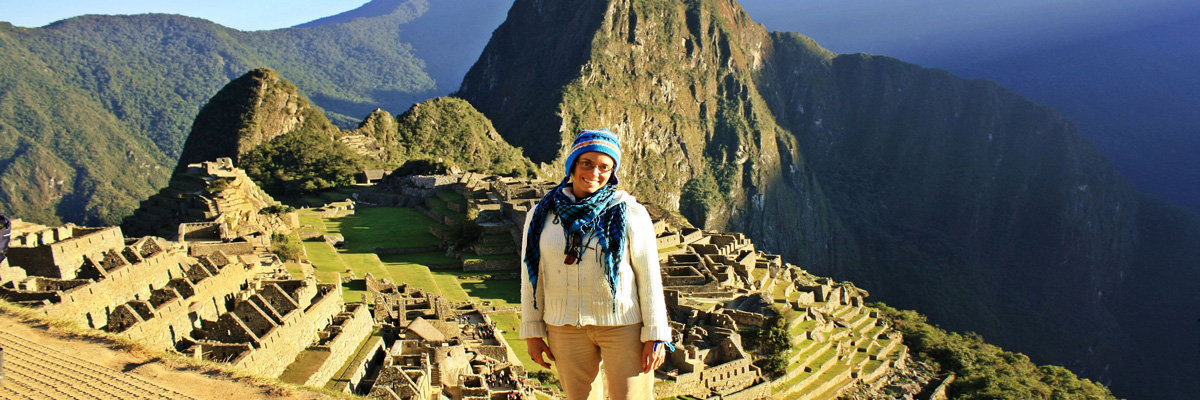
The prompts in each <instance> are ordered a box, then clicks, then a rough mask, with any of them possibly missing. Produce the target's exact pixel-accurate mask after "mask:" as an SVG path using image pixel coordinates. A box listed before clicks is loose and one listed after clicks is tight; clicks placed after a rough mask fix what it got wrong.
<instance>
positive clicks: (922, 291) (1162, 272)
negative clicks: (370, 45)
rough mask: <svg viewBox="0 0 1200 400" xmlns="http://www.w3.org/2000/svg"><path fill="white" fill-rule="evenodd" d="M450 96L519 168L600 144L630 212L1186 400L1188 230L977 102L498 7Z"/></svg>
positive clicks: (796, 56)
mask: <svg viewBox="0 0 1200 400" xmlns="http://www.w3.org/2000/svg"><path fill="white" fill-rule="evenodd" d="M457 95H458V96H460V97H462V98H464V99H467V100H468V101H470V102H471V103H472V104H473V105H475V107H476V108H478V109H479V110H480V111H481V112H483V113H484V114H485V115H487V116H488V117H489V118H491V120H492V121H493V122H494V123H495V126H496V128H497V129H498V130H499V132H500V134H501V135H503V136H504V137H505V138H507V139H508V140H509V141H510V142H512V143H513V144H514V145H517V146H522V147H524V148H525V149H526V150H527V154H529V155H530V157H531V158H532V159H533V160H534V161H536V162H558V161H561V160H562V158H563V157H564V156H565V154H564V149H566V146H567V145H568V144H569V143H570V141H571V139H572V138H571V136H572V134H573V133H574V132H576V131H578V130H579V129H580V128H591V127H608V128H610V129H612V130H613V131H614V132H616V133H617V134H618V135H619V136H620V137H621V139H622V141H623V144H624V146H623V147H624V149H625V152H624V157H625V162H623V163H622V164H623V165H625V167H624V168H622V182H623V184H624V185H626V187H627V188H629V189H631V190H632V191H633V192H634V193H635V194H637V195H638V198H639V199H645V200H648V201H650V202H654V203H658V204H662V205H664V206H666V207H668V208H674V209H677V210H679V211H680V212H682V213H683V214H684V215H685V216H687V217H688V218H689V219H690V220H691V221H692V222H693V223H694V224H696V225H698V226H703V227H705V228H709V229H719V230H733V231H741V232H745V233H747V234H748V235H749V236H750V237H752V238H754V240H755V242H756V243H760V244H761V245H762V246H763V247H765V248H767V249H770V250H771V251H775V252H779V253H782V254H783V255H784V257H785V259H788V260H791V261H792V262H798V263H801V265H802V266H803V267H805V268H806V269H809V270H812V271H816V272H817V273H820V274H828V275H832V276H834V277H836V278H838V279H849V280H852V281H854V282H856V283H857V284H859V285H860V286H862V287H864V288H866V289H867V290H870V291H871V292H872V293H873V294H875V295H876V297H875V298H876V299H879V300H882V301H885V302H888V303H889V304H893V305H897V306H901V307H903V308H914V309H917V310H919V311H921V312H922V313H925V314H928V315H929V317H930V320H931V321H933V322H935V323H938V324H940V325H941V326H943V327H946V328H949V329H952V330H960V331H966V330H970V331H976V332H979V333H980V334H982V335H983V336H984V337H986V338H987V339H988V340H989V341H992V342H995V343H999V344H1001V345H1002V346H1004V347H1006V348H1009V349H1013V350H1018V351H1022V352H1025V353H1028V354H1030V356H1031V357H1032V358H1033V359H1034V360H1035V361H1038V362H1046V363H1055V364H1060V365H1064V366H1067V367H1069V368H1071V369H1072V370H1074V371H1076V372H1078V373H1080V374H1081V375H1082V376H1084V377H1089V378H1093V379H1097V380H1099V381H1102V382H1104V383H1106V384H1110V385H1112V387H1113V388H1114V390H1115V391H1116V392H1117V394H1118V395H1129V396H1136V397H1146V398H1183V397H1186V396H1188V395H1190V394H1192V393H1195V392H1197V391H1200V382H1197V381H1195V380H1194V379H1191V378H1192V377H1195V376H1198V375H1200V367H1198V366H1197V365H1195V363H1194V362H1192V361H1194V359H1195V358H1196V356H1197V350H1196V340H1197V338H1200V324H1197V323H1196V320H1197V316H1198V315H1196V311H1195V310H1197V309H1200V299H1198V298H1197V296H1196V295H1195V294H1196V293H1200V279H1198V278H1197V274H1198V272H1197V271H1196V268H1195V266H1196V265H1198V264H1200V255H1198V254H1197V250H1195V249H1193V248H1194V247H1196V246H1195V245H1194V244H1195V243H1200V223H1197V219H1196V217H1195V216H1194V215H1191V214H1188V213H1186V212H1183V211H1182V210H1179V209H1176V208H1172V207H1169V206H1165V205H1162V204H1160V203H1158V202H1155V201H1152V200H1150V199H1148V198H1147V197H1145V196H1143V195H1141V194H1139V193H1138V192H1137V191H1136V190H1135V189H1134V188H1133V187H1132V186H1131V185H1130V184H1129V183H1128V182H1127V181H1126V180H1125V179H1124V178H1123V177H1122V176H1121V175H1120V174H1119V173H1118V172H1117V171H1116V169H1115V168H1114V167H1113V166H1112V165H1111V163H1110V162H1109V161H1108V160H1107V159H1105V158H1104V157H1103V156H1102V155H1101V154H1100V153H1099V152H1098V151H1097V150H1096V149H1095V147H1094V146H1093V145H1092V144H1091V143H1089V142H1088V141H1087V140H1085V139H1084V138H1083V137H1082V136H1081V135H1080V134H1079V133H1078V132H1077V130H1076V129H1075V127H1074V126H1073V125H1072V124H1071V123H1070V122H1069V121H1066V120H1064V119H1063V118H1061V117H1060V116H1059V115H1058V114H1057V113H1056V112H1055V111H1054V110H1052V109H1049V108H1047V107H1044V106H1040V105H1037V104H1034V103H1032V102H1030V101H1028V100H1025V99H1023V98H1021V97H1020V96H1018V95H1016V94H1015V93H1013V92H1011V91H1009V90H1006V89H1004V88H1002V87H1000V86H998V85H996V84H994V83H992V82H989V81H984V80H964V79H960V78H958V77H955V76H953V75H951V74H949V73H946V72H944V71H939V70H932V69H924V68H921V67H918V66H915V65H911V64H907V63H904V62H901V61H898V60H895V59H891V58H887V57H878V56H871V55H865V54H853V55H836V54H833V53H831V52H829V51H826V50H824V49H822V48H820V47H819V46H818V45H817V44H816V43H814V42H813V41H812V40H811V39H809V38H806V37H803V36H800V35H798V34H793V33H769V32H767V31H766V29H764V28H763V27H762V26H761V25H758V24H756V23H754V22H753V21H751V20H750V18H749V17H748V16H747V15H746V13H745V12H744V11H743V10H742V9H741V8H740V6H738V5H737V4H736V3H734V2H732V1H726V0H689V1H680V2H675V1H665V0H590V1H580V2H570V3H567V2H545V1H535V0H518V1H516V2H515V3H514V5H513V8H512V10H511V11H510V12H509V16H508V19H507V20H506V21H505V22H504V24H502V25H501V26H500V27H499V28H498V29H497V30H496V31H495V33H494V35H493V37H492V39H491V42H490V43H489V44H488V47H487V48H486V49H485V50H484V53H483V54H482V55H481V56H480V58H479V61H478V62H477V63H476V64H475V66H474V67H473V68H472V69H471V71H470V72H468V74H467V77H466V79H465V80H464V81H463V84H462V87H461V89H460V91H459V93H458V94H457ZM1168 221H1169V222H1168Z"/></svg>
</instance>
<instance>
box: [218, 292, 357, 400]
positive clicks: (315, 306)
mask: <svg viewBox="0 0 1200 400" xmlns="http://www.w3.org/2000/svg"><path fill="white" fill-rule="evenodd" d="M319 286H323V287H325V288H324V290H322V291H323V292H324V293H319V298H316V299H313V301H312V303H311V305H309V306H308V307H307V308H299V309H296V310H293V311H292V312H290V313H288V314H287V315H286V316H284V317H283V320H282V324H281V325H279V326H276V327H275V328H274V329H271V330H270V331H269V332H267V333H266V334H264V335H262V336H261V337H260V338H259V340H258V346H257V348H255V349H253V350H251V351H248V352H245V353H243V354H242V355H241V356H240V357H238V359H236V360H234V362H233V363H232V364H233V365H234V366H235V367H238V368H242V369H244V370H246V371H248V372H250V373H252V374H254V375H259V376H265V377H271V378H275V377H278V376H279V374H280V373H283V370H284V369H287V366H288V365H289V364H291V362H292V361H293V360H295V359H296V355H297V354H300V352H301V351H303V350H304V349H305V348H306V347H308V344H309V343H312V341H313V339H314V338H316V337H317V332H318V331H320V330H321V329H322V328H324V327H325V326H326V325H328V324H329V321H331V320H332V319H333V316H334V315H336V314H337V313H338V312H339V311H341V310H342V293H341V286H340V285H335V284H328V285H325V284H322V285H319Z"/></svg>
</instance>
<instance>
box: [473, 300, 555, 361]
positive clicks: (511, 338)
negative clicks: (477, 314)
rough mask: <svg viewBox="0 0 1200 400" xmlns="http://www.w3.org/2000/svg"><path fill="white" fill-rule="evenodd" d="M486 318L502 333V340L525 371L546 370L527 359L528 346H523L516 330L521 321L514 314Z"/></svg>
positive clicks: (507, 313)
mask: <svg viewBox="0 0 1200 400" xmlns="http://www.w3.org/2000/svg"><path fill="white" fill-rule="evenodd" d="M488 316H489V317H490V318H491V319H492V321H494V322H495V323H496V327H497V328H500V330H502V331H504V332H503V333H502V335H504V340H507V341H508V345H509V346H511V347H512V350H513V352H514V353H517V358H518V359H520V360H521V364H522V365H524V366H525V370H526V371H528V372H537V371H546V370H547V369H546V368H544V367H542V366H541V365H538V364H537V363H535V362H533V359H532V358H529V346H526V345H525V340H524V339H521V335H520V333H519V332H518V329H520V327H521V320H520V318H517V314H516V313H509V312H497V313H491V314H488ZM551 372H553V371H551Z"/></svg>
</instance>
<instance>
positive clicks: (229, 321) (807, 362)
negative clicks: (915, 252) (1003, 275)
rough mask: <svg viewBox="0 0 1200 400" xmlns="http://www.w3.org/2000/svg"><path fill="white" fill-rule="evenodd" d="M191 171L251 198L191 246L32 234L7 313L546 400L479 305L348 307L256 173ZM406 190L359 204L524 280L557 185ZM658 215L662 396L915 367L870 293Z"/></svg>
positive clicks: (223, 209)
mask: <svg viewBox="0 0 1200 400" xmlns="http://www.w3.org/2000/svg"><path fill="white" fill-rule="evenodd" d="M191 167H192V168H190V169H189V174H191V175H189V176H190V177H191V178H184V179H181V180H179V181H188V180H189V179H191V182H192V183H193V184H195V183H197V182H198V181H197V180H196V179H199V181H203V182H205V184H206V185H211V184H212V182H216V181H217V180H220V179H226V178H232V179H230V180H227V181H226V182H228V183H225V184H217V186H224V187H223V188H222V190H223V191H227V190H228V189H229V188H230V187H240V188H241V189H246V190H240V191H241V192H244V193H251V195H232V194H231V195H229V196H211V197H209V196H206V195H197V196H194V197H190V198H191V199H193V200H191V201H192V203H189V204H202V205H204V207H200V208H198V209H191V208H186V207H184V208H179V209H178V210H179V211H180V212H178V213H175V214H174V217H175V218H178V217H180V216H188V217H187V218H186V221H182V220H183V219H184V218H179V219H175V220H172V221H181V222H177V223H176V225H175V226H174V227H173V228H171V229H170V231H171V232H173V234H174V235H175V237H177V238H178V239H179V240H178V241H168V240H165V239H161V238H158V237H153V236H146V237H139V238H126V237H125V236H124V234H123V232H122V228H117V227H108V228H88V227H78V226H74V225H70V224H68V225H65V226H62V227H55V228H51V227H41V226H32V225H30V224H24V225H23V226H22V225H21V224H14V226H15V227H17V229H15V230H14V234H13V242H12V246H11V248H10V251H9V258H8V259H7V260H5V261H3V262H0V297H2V298H4V299H6V300H8V301H11V302H15V303H19V304H23V305H26V306H30V307H34V308H35V309H37V310H40V311H41V312H43V313H45V314H47V315H51V316H55V317H58V318H62V319H67V320H71V321H75V322H76V323H79V324H80V325H83V326H89V327H92V328H95V329H103V330H106V331H109V332H111V333H114V334H118V335H124V336H126V337H128V338H130V339H132V340H135V341H138V342H140V343H144V344H147V345H148V346H150V347H152V348H159V349H168V350H170V351H177V352H180V353H183V354H188V355H192V356H194V357H196V358H201V359H206V360H211V361H216V362H224V363H229V364H231V365H234V366H236V367H238V368H241V369H243V370H245V371H248V372H251V373H253V374H256V375H260V376H266V377H281V378H282V379H285V380H288V381H290V382H294V383H298V384H304V385H308V386H323V385H324V386H325V387H327V388H330V389H333V390H339V391H345V392H349V393H357V394H362V395H367V396H369V397H372V398H385V399H406V398H418V397H419V398H430V396H445V397H447V398H453V399H508V398H532V393H533V392H532V389H531V386H530V385H529V384H527V381H526V380H525V379H524V375H525V374H524V368H523V367H522V365H521V364H520V362H519V361H517V359H516V355H515V354H514V353H513V352H512V350H511V348H510V347H509V346H508V344H507V343H506V342H505V341H504V339H503V337H502V336H501V335H499V332H498V331H497V330H496V328H495V324H493V323H492V322H491V320H490V318H489V317H488V315H487V314H486V313H485V312H484V311H483V310H482V309H480V308H479V307H478V306H475V305H473V304H470V303H452V302H449V301H447V300H445V299H444V298H443V297H441V296H437V295H432V294H428V293H425V292H422V291H420V290H417V289H414V288H412V287H409V286H407V285H396V284H394V283H391V282H388V281H386V280H377V279H375V278H374V277H373V276H370V275H369V274H368V276H367V277H366V279H365V280H364V281H365V284H366V288H367V291H368V293H370V295H369V297H368V298H367V299H366V301H367V302H366V303H365V304H364V303H344V302H343V301H342V294H341V288H340V285H337V284H319V283H316V281H315V280H313V279H312V277H311V276H308V277H307V278H304V279H291V278H290V277H288V276H286V273H285V272H283V268H282V266H281V264H280V262H279V260H278V259H277V258H276V257H274V256H273V255H271V254H269V253H268V252H267V249H266V247H265V246H266V245H267V244H269V242H267V241H266V240H264V237H266V236H269V234H270V233H273V232H277V231H280V230H284V229H294V228H295V227H296V224H294V223H288V222H287V219H288V218H280V217H273V218H275V219H270V218H268V217H255V216H261V215H267V214H260V213H258V211H253V212H250V210H251V209H253V208H254V207H266V206H267V205H270V204H274V203H273V200H271V201H266V200H264V199H268V198H266V197H262V198H259V197H256V196H255V195H252V193H256V190H257V187H253V188H252V189H250V188H247V187H242V186H241V185H242V184H241V183H238V182H239V179H240V177H244V173H242V172H241V171H238V170H235V169H234V170H231V169H229V168H228V165H225V164H223V163H222V162H217V163H201V164H195V165H192V166H191ZM175 181H176V180H174V179H173V185H176V183H175ZM389 181H392V182H395V181H397V178H396V177H391V179H390V180H389ZM398 181H399V182H408V184H407V185H409V186H406V187H407V189H403V190H400V191H398V192H392V193H391V194H388V193H381V192H368V193H364V194H362V195H361V196H360V197H359V200H360V201H361V202H363V203H370V202H373V201H372V200H378V199H379V197H381V196H393V200H395V199H396V198H403V199H404V200H403V201H406V202H409V203H408V204H415V205H416V206H417V207H418V208H420V209H422V210H423V211H424V212H426V213H427V214H430V215H431V217H435V218H438V217H440V218H442V221H443V222H456V221H449V220H448V219H453V218H456V217H462V216H465V215H471V216H472V217H474V220H475V221H476V223H478V224H480V225H481V226H484V227H485V235H484V239H483V240H481V242H482V243H481V244H484V245H487V246H484V247H488V248H490V249H491V251H496V252H498V253H499V254H512V257H511V258H512V259H514V260H513V264H514V265H507V264H506V265H502V266H500V265H471V264H469V263H467V262H465V261H464V263H463V265H460V266H458V267H460V268H463V269H467V270H469V269H470V268H480V269H492V268H494V269H496V270H513V269H515V268H516V265H519V262H517V261H515V258H516V256H515V252H516V249H515V247H516V243H520V239H521V228H522V227H521V226H520V224H521V223H522V222H523V220H524V215H525V213H526V212H527V210H528V209H529V207H531V206H532V205H533V204H534V203H535V202H536V201H537V199H538V198H540V197H541V196H542V195H544V194H545V193H546V191H547V190H549V189H550V188H552V187H553V186H554V185H553V184H552V183H549V182H543V181H531V180H520V179H511V178H502V177H484V176H480V175H475V174H460V175H456V176H442V177H405V178H400V179H399V180H398ZM250 185H253V184H252V183H250ZM181 187H182V185H176V186H175V189H173V190H176V191H178V192H177V193H183V191H182V190H180V189H181ZM207 187H211V186H205V187H204V188H199V189H197V188H191V189H194V190H192V191H191V192H188V193H191V194H193V195H195V194H197V193H199V192H205V193H208V192H207V191H206V189H205V188H207ZM165 190H166V189H164V191H165ZM223 191H217V192H221V193H223ZM397 193H399V194H397ZM372 196H374V197H372ZM183 197H186V196H182V197H181V198H183ZM197 199H199V200H197ZM196 202H198V203H196ZM185 203H187V202H180V203H177V204H185ZM161 205H162V204H160V203H155V202H150V207H149V208H150V210H147V211H141V212H143V214H137V215H142V216H143V217H146V218H159V217H162V218H166V217H168V215H166V214H163V211H164V210H167V209H170V207H166V208H164V207H159V206H161ZM648 209H649V210H650V211H651V215H652V217H653V219H654V227H655V229H656V235H657V238H658V239H657V240H658V246H659V249H660V255H661V258H662V274H663V285H664V288H665V292H666V297H667V303H668V309H669V316H670V319H671V325H672V328H673V331H674V340H673V342H674V343H675V344H677V345H678V349H677V350H676V351H675V352H673V353H671V354H670V356H669V359H668V361H667V362H666V363H665V364H664V365H663V366H662V367H661V368H659V369H658V370H657V371H655V374H656V376H657V378H658V382H659V383H658V384H657V385H656V386H655V395H656V397H659V398H662V397H674V396H692V397H697V398H729V399H760V398H784V397H786V398H801V399H829V398H835V397H837V396H838V394H839V393H842V391H843V390H845V389H846V388H848V387H850V386H852V385H855V384H860V383H861V384H874V385H879V383H878V382H879V381H883V380H885V379H882V378H883V377H885V376H887V372H888V371H890V370H893V369H897V368H904V363H905V360H906V359H907V349H906V348H905V347H904V345H903V344H901V338H900V336H899V334H898V333H896V332H895V331H894V330H892V329H890V328H889V327H888V326H887V325H886V323H884V322H883V321H882V320H880V319H879V315H878V313H877V312H876V311H873V310H871V309H869V308H866V307H865V306H864V300H863V299H864V297H865V296H866V295H867V293H866V292H865V291H863V290H861V289H857V288H855V287H853V286H852V285H848V284H839V283H834V282H832V281H830V280H829V279H827V278H819V277H815V276H811V275H809V274H808V273H806V272H804V271H803V270H802V269H800V268H799V267H796V266H793V265H790V264H785V263H783V262H782V260H781V258H780V257H779V256H778V255H773V254H767V253H765V252H762V251H758V250H757V249H756V248H755V247H754V244H753V243H752V242H751V241H750V240H748V239H747V238H746V237H745V236H744V235H741V234H738V233H714V232H703V231H701V230H699V229H695V228H693V227H691V226H689V225H686V222H685V221H684V222H681V221H682V219H680V218H678V217H677V216H675V215H672V214H671V213H669V212H666V211H664V210H661V209H658V208H656V207H652V206H649V207H648ZM156 210H157V211H156ZM231 210H242V211H238V212H234V211H231ZM443 213H447V214H443ZM168 214H169V213H168ZM256 218H267V219H268V220H267V222H265V223H264V222H263V220H262V219H256ZM290 218H292V219H294V216H292V217H290ZM230 221H232V222H230ZM135 225H136V223H135ZM247 227H254V228H253V229H246V228H247ZM431 233H432V234H435V235H437V234H438V233H439V232H437V231H436V229H433V230H432V232H431ZM334 239H336V238H334ZM459 250H460V251H461V250H462V249H459ZM472 250H473V251H479V249H478V248H476V249H470V250H468V251H472ZM781 314H782V315H781ZM777 317H782V318H784V320H785V321H786V327H787V329H788V330H789V332H790V333H792V334H793V336H794V337H795V341H794V342H793V352H792V353H791V356H790V359H789V360H787V364H788V366H787V368H785V371H786V372H785V373H784V374H782V375H781V376H775V377H771V376H766V375H765V374H764V373H763V371H761V370H760V369H759V367H758V366H756V365H755V361H756V356H755V355H753V354H752V353H751V352H750V351H748V350H747V349H748V348H753V347H754V346H755V344H754V343H749V342H747V340H749V339H748V338H749V337H751V336H753V335H751V336H747V334H749V333H753V332H756V331H758V330H760V329H761V328H763V327H764V325H765V324H766V323H767V322H768V321H770V320H772V319H773V318H777ZM373 329H378V331H379V332H380V333H379V334H378V335H373V334H372V333H371V331H372V330H373ZM302 360H308V361H302Z"/></svg>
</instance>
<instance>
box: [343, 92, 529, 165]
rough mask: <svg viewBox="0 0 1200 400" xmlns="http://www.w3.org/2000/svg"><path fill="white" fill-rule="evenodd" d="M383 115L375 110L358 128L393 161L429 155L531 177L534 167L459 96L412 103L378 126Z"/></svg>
mask: <svg viewBox="0 0 1200 400" xmlns="http://www.w3.org/2000/svg"><path fill="white" fill-rule="evenodd" d="M387 118H390V116H389V115H387V113H386V112H383V111H376V112H375V113H373V114H372V115H371V116H370V117H368V118H367V120H366V121H365V122H364V123H363V126H361V127H360V128H359V131H360V132H363V133H364V134H367V135H368V136H373V137H375V138H376V139H377V140H381V142H382V143H383V144H384V146H385V147H386V148H387V149H388V150H389V154H390V157H391V158H392V160H391V162H392V163H393V164H395V163H397V162H401V163H402V162H407V161H410V160H421V159H431V160H440V161H441V162H444V163H447V164H450V165H455V166H458V167H459V168H462V169H464V170H466V171H475V172H488V173H494V174H498V175H509V176H534V175H536V171H537V169H536V166H534V165H533V163H532V162H530V161H529V159H527V158H525V156H524V155H523V154H522V152H521V149H520V148H518V147H513V146H511V145H509V144H508V142H506V141H504V138H502V137H500V134H498V133H496V128H495V127H493V126H492V122H491V121H489V120H488V118H487V117H485V116H484V115H483V114H482V113H480V112H479V111H477V110H475V108H474V107H472V106H471V104H470V103H467V102H466V101H465V100H462V99H459V98H454V97H440V98H436V99H431V100H428V101H425V102H422V103H419V104H416V105H414V106H413V107H412V108H410V109H409V110H408V111H405V112H404V114H401V115H400V116H398V117H396V118H395V122H394V123H390V121H389V123H390V124H389V125H393V126H394V128H380V127H379V126H380V123H379V122H377V121H378V120H381V119H387Z"/></svg>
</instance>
